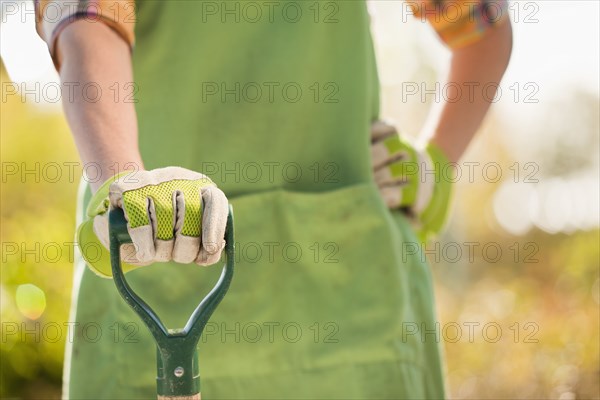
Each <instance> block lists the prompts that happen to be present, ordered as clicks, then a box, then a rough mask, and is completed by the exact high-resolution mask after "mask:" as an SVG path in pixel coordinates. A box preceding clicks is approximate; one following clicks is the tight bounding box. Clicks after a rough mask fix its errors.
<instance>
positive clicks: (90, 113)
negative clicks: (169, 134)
mask: <svg viewBox="0 0 600 400" xmlns="http://www.w3.org/2000/svg"><path fill="white" fill-rule="evenodd" d="M57 50H58V57H59V60H60V63H61V69H60V78H61V81H62V82H63V83H68V85H64V86H63V88H64V89H63V90H65V91H68V92H65V93H63V99H65V100H64V101H63V107H64V110H65V114H66V116H67V120H68V122H69V125H70V127H71V131H72V132H73V136H74V139H75V143H76V145H77V148H78V151H79V155H80V157H81V159H82V161H83V163H84V164H89V163H94V164H95V165H97V166H99V168H100V171H101V173H102V176H101V178H100V179H94V180H90V184H91V186H92V190H93V191H94V192H95V191H96V190H97V189H98V187H99V186H100V185H101V184H102V182H104V181H105V180H106V179H108V178H110V177H111V176H112V175H114V173H115V172H117V171H122V170H123V169H124V168H128V164H129V165H130V168H132V165H131V164H135V165H136V167H137V168H143V166H142V161H141V157H140V155H139V150H138V140H137V139H138V136H137V120H136V114H135V108H134V104H133V103H132V102H131V101H130V100H127V99H131V98H132V97H131V96H130V95H131V93H127V91H129V92H131V91H133V85H132V84H131V83H132V82H133V76H132V71H131V55H130V51H129V46H128V45H127V44H126V43H125V42H124V41H123V40H122V39H121V38H120V37H119V36H118V35H117V34H116V33H114V32H113V31H112V30H111V29H110V28H108V27H107V26H105V25H104V24H98V23H90V22H87V21H85V20H82V21H77V22H74V23H72V24H70V25H69V26H67V27H66V28H65V30H64V31H63V32H62V33H61V35H60V36H59V39H58V46H57ZM115 84H116V85H118V86H117V87H118V88H119V90H118V92H115V86H113V85H115ZM128 84H129V85H128ZM111 87H112V89H111ZM73 88H74V89H73ZM84 88H86V90H84ZM97 88H99V89H100V90H101V94H98V93H97ZM69 92H70V93H69ZM115 93H118V97H117V98H115Z"/></svg>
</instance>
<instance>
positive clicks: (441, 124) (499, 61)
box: [432, 21, 512, 162]
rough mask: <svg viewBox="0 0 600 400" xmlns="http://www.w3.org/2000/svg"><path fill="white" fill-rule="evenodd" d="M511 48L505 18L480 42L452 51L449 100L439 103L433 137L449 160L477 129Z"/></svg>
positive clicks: (455, 160) (464, 148)
mask: <svg viewBox="0 0 600 400" xmlns="http://www.w3.org/2000/svg"><path fill="white" fill-rule="evenodd" d="M511 49H512V30H511V26H510V22H508V21H507V22H506V23H504V24H503V25H502V26H499V27H498V28H496V29H494V30H493V31H491V32H489V33H488V34H487V35H486V36H485V37H484V38H483V39H482V40H481V41H479V42H477V43H475V44H473V45H471V46H467V47H465V48H462V49H458V50H455V51H454V53H453V55H452V63H451V68H450V73H449V76H448V83H450V84H449V85H447V88H448V92H447V93H446V100H451V101H445V102H444V103H443V104H442V107H441V110H440V113H439V114H438V115H437V117H436V120H435V121H434V124H433V139H432V142H433V143H435V144H437V145H438V146H439V147H440V148H441V149H442V150H443V151H444V153H445V154H446V155H447V157H448V158H449V160H450V161H452V162H457V161H459V160H460V157H461V156H462V154H463V153H464V152H465V150H466V149H467V146H468V145H469V142H470V141H471V139H472V138H473V136H474V135H475V133H476V132H477V129H478V128H479V126H480V124H481V122H482V120H483V118H484V117H485V115H486V113H487V111H488V109H489V107H490V104H491V101H492V100H493V98H494V96H495V94H496V93H495V87H497V85H498V84H499V83H500V80H501V79H502V76H503V75H504V71H505V70H506V67H507V65H508V61H509V59H510V53H511ZM474 85H477V86H474ZM469 88H472V90H470V89H469ZM484 88H486V90H484ZM459 90H460V92H458V91H459Z"/></svg>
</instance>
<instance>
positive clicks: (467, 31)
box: [407, 0, 509, 48]
mask: <svg viewBox="0 0 600 400" xmlns="http://www.w3.org/2000/svg"><path fill="white" fill-rule="evenodd" d="M407 3H408V5H409V6H410V8H411V10H412V13H413V15H414V16H415V17H417V18H420V19H421V20H426V21H427V22H429V24H430V25H431V26H432V27H433V28H434V29H435V31H436V32H437V34H438V35H439V37H440V38H441V39H442V41H443V42H444V43H446V44H447V45H448V46H450V47H452V48H458V47H463V46H466V45H469V44H471V43H474V42H477V41H478V40H480V39H481V38H482V37H483V36H485V34H486V33H487V32H488V31H489V30H490V29H493V28H495V27H497V26H500V25H501V24H502V23H504V22H505V21H507V20H508V19H509V17H508V2H507V1H506V0H418V1H407Z"/></svg>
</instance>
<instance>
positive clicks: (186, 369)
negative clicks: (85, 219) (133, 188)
mask: <svg viewBox="0 0 600 400" xmlns="http://www.w3.org/2000/svg"><path fill="white" fill-rule="evenodd" d="M108 221H109V236H110V261H111V266H112V273H113V279H114V281H115V285H116V286H117V290H118V291H119V294H120V295H121V297H123V299H125V301H126V302H127V304H129V306H130V307H131V308H132V309H133V311H135V312H136V314H137V315H139V317H140V318H141V319H142V321H143V322H144V324H145V325H146V326H147V327H148V329H149V330H150V332H151V333H152V336H153V337H154V341H155V342H156V346H157V366H158V372H157V378H156V384H157V390H158V394H159V397H161V396H163V397H185V396H196V395H199V393H200V373H199V371H198V353H197V350H196V346H197V344H198V340H199V339H200V336H201V335H202V331H203V330H204V327H205V326H206V323H207V322H208V320H209V319H210V316H211V315H212V313H213V312H214V311H215V309H216V308H217V306H218V305H219V303H220V302H221V300H222V299H223V297H224V296H225V293H226V292H227V289H229V285H230V283H231V279H232V277H233V270H234V263H235V261H234V260H235V257H234V237H233V210H232V208H231V206H229V216H228V218H227V229H226V231H225V243H226V244H225V254H226V258H227V262H226V263H225V265H224V266H223V272H222V273H221V277H220V278H219V280H218V281H217V283H216V285H215V287H214V288H213V289H212V290H211V291H210V293H208V295H206V297H205V298H204V299H203V300H202V301H201V302H200V303H199V304H198V306H197V307H196V309H195V310H194V312H193V313H192V315H191V316H190V318H189V319H188V321H187V323H186V324H185V327H184V328H182V329H168V328H167V327H165V325H164V324H163V323H162V322H161V320H160V318H159V317H158V315H156V313H155V312H154V310H153V309H152V308H151V307H150V306H149V305H148V304H147V303H146V302H145V301H144V300H142V299H141V298H140V297H139V296H138V295H137V294H136V293H135V292H134V291H133V289H132V288H131V286H129V284H128V283H127V280H126V279H125V275H124V273H123V269H122V267H121V254H120V253H121V251H120V249H121V245H123V244H125V243H131V237H129V233H128V231H127V221H126V219H125V215H124V213H123V210H122V209H120V208H115V209H112V210H110V212H109V215H108Z"/></svg>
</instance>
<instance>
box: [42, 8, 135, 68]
mask: <svg viewBox="0 0 600 400" xmlns="http://www.w3.org/2000/svg"><path fill="white" fill-rule="evenodd" d="M34 4H35V24H36V30H37V32H38V34H39V35H40V37H41V38H42V39H43V40H44V41H45V42H46V43H47V44H48V48H49V49H50V55H51V56H52V59H53V60H54V61H55V64H56V58H55V50H56V39H57V38H58V35H60V33H61V32H62V30H63V29H64V28H65V27H66V26H67V25H69V24H70V23H72V22H75V21H77V20H79V19H85V20H86V21H89V22H94V23H104V24H106V25H108V26H109V27H110V28H111V29H112V30H114V31H115V32H116V33H117V34H118V35H119V36H120V37H121V38H123V40H125V41H126V42H127V43H128V44H129V46H130V47H131V48H133V45H134V42H135V36H134V27H135V15H136V13H135V1H134V0H87V1H86V0H35V1H34ZM57 69H58V65H57Z"/></svg>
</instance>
